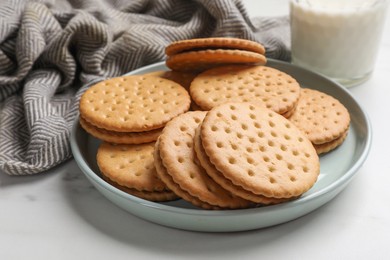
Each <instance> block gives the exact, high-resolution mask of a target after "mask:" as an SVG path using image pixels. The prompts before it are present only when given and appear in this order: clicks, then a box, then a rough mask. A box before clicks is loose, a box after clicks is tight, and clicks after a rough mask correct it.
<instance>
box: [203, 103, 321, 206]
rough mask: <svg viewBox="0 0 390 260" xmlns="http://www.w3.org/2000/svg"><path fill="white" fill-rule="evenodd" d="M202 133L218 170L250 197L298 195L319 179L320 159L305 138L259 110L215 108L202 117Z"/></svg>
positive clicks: (234, 105) (279, 118) (239, 106)
mask: <svg viewBox="0 0 390 260" xmlns="http://www.w3.org/2000/svg"><path fill="white" fill-rule="evenodd" d="M200 135H201V140H202V145H203V148H204V150H205V153H206V154H207V156H208V157H209V159H210V162H211V163H212V164H213V165H214V166H215V167H216V168H217V170H218V171H220V172H221V173H222V174H223V175H224V177H225V178H227V179H229V180H230V181H231V182H232V183H233V184H235V185H237V186H241V187H242V188H244V189H245V190H248V191H250V192H252V193H255V194H258V195H262V196H265V197H273V198H282V199H288V198H292V197H298V196H300V195H301V194H302V193H304V192H306V191H307V190H309V189H310V188H311V187H312V186H313V185H314V183H315V182H316V180H317V177H318V175H319V171H320V162H319V158H318V155H317V153H316V151H315V149H314V147H313V145H312V143H311V142H310V141H309V140H308V138H307V136H306V135H305V134H304V133H302V132H301V131H300V130H299V129H298V128H297V127H295V126H294V125H293V124H292V123H291V122H290V121H288V120H287V119H286V118H284V117H283V116H281V115H279V114H277V113H275V112H273V111H271V110H269V109H267V108H265V107H263V106H259V105H256V104H251V103H226V104H223V105H220V106H217V107H215V108H213V109H212V110H210V111H209V112H208V113H207V115H206V117H205V118H204V120H203V123H202V125H201V133H200ZM248 149H251V150H248Z"/></svg>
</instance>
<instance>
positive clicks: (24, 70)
mask: <svg viewBox="0 0 390 260" xmlns="http://www.w3.org/2000/svg"><path fill="white" fill-rule="evenodd" d="M288 27H289V21H288V18H286V17H280V18H261V17H260V18H255V19H250V18H249V16H248V14H247V12H246V10H245V7H244V5H243V3H242V2H241V1H238V0H216V1H209V0H196V1H195V0H193V1H188V0H169V1H166V0H155V1H148V0H137V1H125V0H116V1H110V0H81V1H66V0H41V1H27V0H7V1H2V2H1V3H0V102H1V106H0V107H1V112H0V170H1V171H3V172H5V173H7V174H10V175H29V174H35V173H39V172H43V171H46V170H48V169H50V168H52V167H54V166H55V165H58V164H60V163H62V162H64V161H65V160H68V159H69V158H71V157H72V154H71V150H70V144H69V137H70V131H71V127H72V124H73V122H74V120H75V118H76V117H77V114H78V101H79V98H80V96H81V94H82V93H83V92H84V91H85V90H86V89H87V88H88V87H89V86H90V85H91V84H92V82H95V81H97V80H102V79H104V78H109V77H115V76H120V75H123V74H125V73H127V72H129V71H131V70H134V69H136V68H139V67H142V66H145V65H148V64H152V63H155V62H159V61H163V60H164V59H165V54H164V49H165V46H166V45H168V44H169V43H170V42H172V41H176V40H181V39H189V38H199V37H238V38H244V39H250V40H254V41H259V42H261V43H262V44H263V45H264V46H265V47H266V49H267V56H268V57H270V58H276V59H283V60H288V59H289V45H288V42H289V28H288Z"/></svg>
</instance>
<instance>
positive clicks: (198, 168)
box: [80, 38, 350, 209]
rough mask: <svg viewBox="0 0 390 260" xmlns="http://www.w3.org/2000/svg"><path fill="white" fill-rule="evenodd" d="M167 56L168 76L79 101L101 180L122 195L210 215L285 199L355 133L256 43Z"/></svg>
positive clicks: (115, 83) (334, 105) (346, 119)
mask: <svg viewBox="0 0 390 260" xmlns="http://www.w3.org/2000/svg"><path fill="white" fill-rule="evenodd" d="M166 54H167V57H168V58H167V60H166V65H167V67H168V68H169V69H170V70H168V71H156V72H152V73H148V74H144V75H136V76H123V77H118V78H112V79H108V80H104V81H102V82H100V83H98V84H96V85H94V86H92V87H91V88H90V89H88V90H87V91H86V92H85V93H84V95H83V96H82V98H81V100H80V124H81V126H82V127H83V128H84V129H85V130H86V131H87V132H88V133H89V134H91V135H93V136H94V137H96V138H98V139H100V140H102V141H103V142H102V143H101V145H100V147H99V149H98V154H97V163H98V166H99V168H100V170H101V172H102V177H103V178H104V179H105V180H106V181H107V182H109V183H110V184H111V185H113V186H115V187H117V188H118V189H121V190H122V191H125V192H127V193H129V194H132V195H134V196H137V197H140V198H143V199H147V200H151V201H168V200H174V199H178V198H182V199H184V200H186V201H188V202H190V203H192V204H193V205H195V206H197V207H200V208H203V209H238V208H248V207H254V206H257V205H268V204H277V203H282V202H285V201H289V200H292V199H296V198H298V197H299V196H301V195H302V194H303V193H304V192H306V191H307V190H309V189H310V188H311V187H312V186H313V185H314V183H315V182H316V180H317V177H318V174H319V169H320V167H319V157H318V154H322V153H326V152H330V151H331V150H333V149H335V148H336V147H338V146H339V145H341V144H342V143H343V142H344V140H345V138H346V136H347V134H348V129H349V123H350V116H349V113H348V111H347V109H346V108H345V107H344V106H343V105H342V104H341V103H340V102H339V101H338V100H336V99H335V98H333V97H331V96H329V95H327V94H325V93H322V92H319V91H315V90H311V89H302V88H301V87H300V85H299V83H298V82H297V81H296V80H295V79H294V78H293V77H291V76H290V75H288V74H286V73H284V72H282V71H279V70H277V69H275V68H271V67H268V66H266V65H265V64H266V61H267V60H266V58H265V49H264V47H263V46H262V45H261V44H259V43H256V42H253V41H248V40H242V39H234V38H205V39H191V40H184V41H178V42H173V43H172V44H170V45H169V46H167V47H166ZM190 108H191V110H193V111H189V110H190Z"/></svg>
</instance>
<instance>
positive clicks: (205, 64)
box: [165, 38, 267, 72]
mask: <svg viewBox="0 0 390 260" xmlns="http://www.w3.org/2000/svg"><path fill="white" fill-rule="evenodd" d="M165 54H166V55H167V57H168V58H167V60H166V65H167V67H168V68H170V69H171V70H174V71H184V72H186V71H190V72H194V71H203V70H206V69H210V68H213V67H215V66H220V65H226V64H258V65H264V64H265V63H266V62H267V59H266V57H265V55H264V54H265V49H264V47H263V45H261V44H260V43H257V42H254V41H249V40H244V39H237V38H200V39H189V40H182V41H177V42H173V43H171V44H169V45H168V46H167V47H166V48H165Z"/></svg>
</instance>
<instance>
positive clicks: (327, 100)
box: [289, 89, 351, 154]
mask: <svg viewBox="0 0 390 260" xmlns="http://www.w3.org/2000/svg"><path fill="white" fill-rule="evenodd" d="M301 92H302V93H301V96H300V99H299V102H298V105H297V108H296V110H295V111H294V113H292V115H291V117H290V118H289V119H290V120H291V122H293V123H294V124H295V125H296V126H297V127H298V128H299V129H301V130H302V131H303V132H304V133H305V134H306V135H307V136H308V138H309V140H310V141H311V142H312V143H313V145H314V148H315V149H316V150H317V153H318V154H322V153H326V152H329V151H331V150H333V149H335V148H336V147H338V146H339V145H340V144H342V143H343V142H344V140H345V138H346V137H347V134H348V129H349V123H350V121H351V118H350V115H349V113H348V110H347V109H346V108H345V106H344V105H343V104H341V103H340V101H338V100H337V99H335V98H334V97H332V96H329V95H327V94H325V93H322V92H320V91H317V90H313V89H302V91H301Z"/></svg>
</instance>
